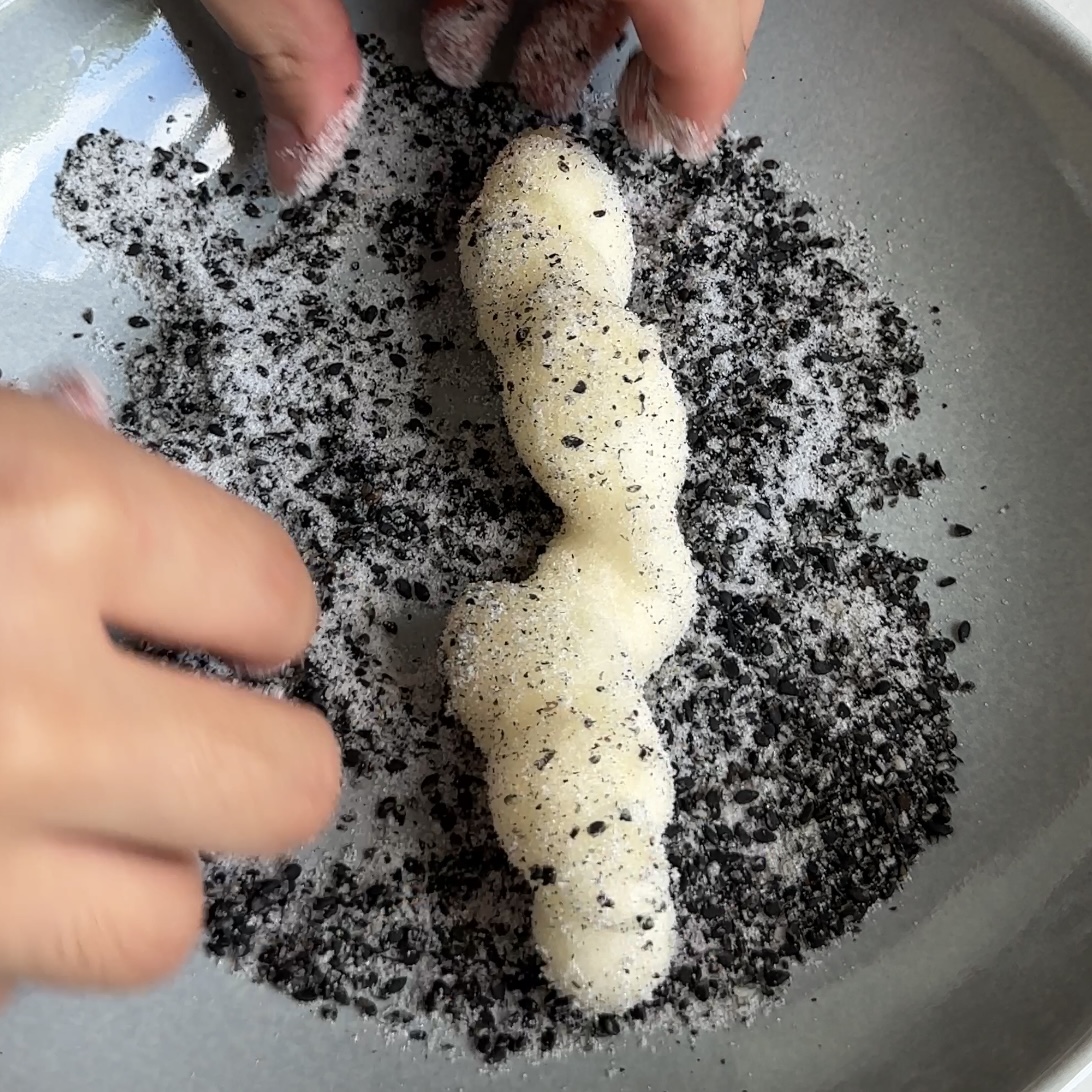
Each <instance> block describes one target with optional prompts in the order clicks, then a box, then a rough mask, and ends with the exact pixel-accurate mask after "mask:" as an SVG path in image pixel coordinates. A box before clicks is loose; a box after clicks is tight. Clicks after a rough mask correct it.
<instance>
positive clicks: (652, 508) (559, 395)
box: [443, 130, 695, 1012]
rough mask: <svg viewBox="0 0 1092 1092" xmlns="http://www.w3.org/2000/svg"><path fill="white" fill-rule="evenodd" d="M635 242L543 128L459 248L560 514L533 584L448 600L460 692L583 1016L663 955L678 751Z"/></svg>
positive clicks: (669, 478) (648, 342)
mask: <svg viewBox="0 0 1092 1092" xmlns="http://www.w3.org/2000/svg"><path fill="white" fill-rule="evenodd" d="M633 249H634V248H633V237H632V231H631V228H630V224H629V218H628V216H627V214H626V210H625V207H624V205H623V202H622V196H621V192H620V191H619V189H618V186H617V183H616V182H615V180H614V178H613V176H612V175H611V174H610V173H609V172H608V171H607V169H606V168H605V167H604V166H603V165H602V164H600V163H599V162H598V160H596V159H595V158H594V157H593V156H592V155H591V154H590V153H589V152H587V151H585V150H583V149H582V148H581V147H580V146H579V145H577V144H576V143H575V142H574V141H573V140H571V139H570V138H568V137H566V136H564V135H563V134H561V133H559V132H555V131H551V130H543V131H537V132H532V133H529V134H525V135H524V136H522V137H520V138H519V139H518V140H516V141H515V142H513V143H512V144H511V145H510V146H509V147H508V148H507V149H506V150H505V152H504V153H502V155H501V156H500V158H499V159H498V160H497V162H496V163H495V164H494V165H493V167H492V169H491V170H490V171H489V173H488V175H487V177H486V180H485V184H484V187H483V189H482V193H481V195H480V196H479V198H478V200H477V202H476V203H475V204H474V205H473V207H472V208H471V209H470V210H469V212H468V213H467V215H466V218H465V219H464V221H463V227H462V238H461V251H460V254H461V260H462V274H463V281H464V283H465V285H466V288H467V291H468V293H469V295H470V298H471V300H472V302H473V304H474V308H475V311H476V313H477V318H478V328H479V331H480V333H481V336H482V338H483V340H484V341H485V342H486V344H487V345H488V346H489V348H490V349H491V350H492V352H493V354H494V355H495V356H496V358H497V361H498V363H499V365H500V369H501V373H502V379H503V385H504V410H505V416H506V418H507V422H508V427H509V429H510V431H511V433H512V437H513V440H514V441H515V444H516V448H517V450H518V451H519V454H520V457H521V458H522V459H523V460H524V462H525V463H526V464H527V466H528V467H529V468H530V470H531V472H532V473H533V474H534V476H535V478H536V480H537V481H538V482H539V483H540V484H541V486H542V487H543V488H544V489H545V490H546V492H547V493H548V494H549V495H550V497H551V498H552V499H553V501H554V502H555V503H556V504H557V505H558V507H560V508H561V510H562V512H563V514H564V525H563V528H562V530H561V532H560V534H558V536H557V537H556V538H555V539H554V540H553V542H551V543H550V545H549V546H548V547H547V549H546V550H545V552H544V553H543V555H542V557H541V559H540V562H539V566H538V569H537V571H536V572H535V574H534V575H533V576H532V577H531V578H530V579H529V580H527V581H526V582H525V583H523V584H519V585H514V584H481V585H477V586H475V587H472V588H471V589H469V590H468V592H467V593H466V595H465V596H464V597H463V599H462V600H461V601H460V602H459V603H458V604H457V605H456V607H455V609H454V611H453V613H452V615H451V618H450V620H449V623H448V629H447V634H446V637H445V640H444V642H443V646H444V660H445V669H446V672H447V675H448V682H449V687H450V695H451V697H450V701H451V708H452V711H453V713H454V714H455V715H456V716H458V717H459V719H460V720H461V721H462V722H463V724H465V725H466V726H467V727H468V728H469V729H470V731H471V732H472V733H473V735H474V738H475V740H476V741H477V743H478V746H479V747H481V749H482V751H483V752H484V753H485V755H486V757H487V759H488V775H487V779H488V784H489V802H490V807H491V809H492V814H493V821H494V825H495V826H496V829H497V834H498V836H499V837H500V840H501V843H502V844H503V846H504V848H505V850H506V852H507V853H508V855H509V858H510V859H511V860H512V861H513V862H514V863H515V864H516V865H517V866H518V867H519V868H520V869H522V871H523V872H524V874H525V875H526V876H527V877H528V879H529V880H530V882H531V883H532V885H533V886H534V888H535V903H534V932H535V938H536V940H537V942H538V945H539V947H540V949H541V951H542V954H543V956H544V958H545V961H546V973H547V975H548V976H549V978H550V979H551V981H552V982H553V983H554V984H555V985H556V986H557V987H558V988H559V989H561V990H562V991H563V992H565V993H568V994H570V995H571V996H572V997H573V998H574V999H575V1000H576V1001H577V1003H578V1004H580V1005H581V1007H583V1008H584V1009H585V1010H589V1011H593V1012H594V1011H623V1010H624V1009H627V1008H629V1007H631V1006H632V1005H634V1004H636V1003H637V1002H638V1001H640V1000H643V999H645V998H647V997H648V996H649V994H650V993H651V991H652V989H653V988H654V987H655V985H656V983H657V981H658V980H659V979H660V978H661V977H662V976H663V975H664V974H665V973H666V972H667V970H668V967H669V964H670V961H671V956H672V952H673V948H674V934H675V911H674V907H673V905H672V901H671V892H670V869H669V866H668V862H667V858H666V854H665V850H664V846H663V842H662V837H663V832H664V829H665V827H666V826H667V823H668V822H669V820H670V818H671V814H672V810H673V808H674V793H673V784H672V774H671V764H670V762H669V760H668V758H667V755H666V753H665V752H664V748H663V745H662V744H661V741H660V738H659V733H658V731H657V729H656V725H655V724H654V723H653V721H652V716H651V713H650V710H649V708H648V705H647V704H646V702H645V700H644V697H643V693H642V692H643V687H644V684H645V683H646V682H647V680H648V677H649V675H650V674H651V673H652V672H653V671H654V670H655V669H656V668H657V667H658V666H659V665H660V664H661V663H662V662H663V660H664V659H665V658H666V657H667V656H668V654H669V653H670V652H671V651H672V650H673V649H674V647H675V646H676V645H677V644H678V642H679V640H680V638H681V637H682V635H683V633H684V632H685V631H686V629H687V627H688V625H689V623H690V619H691V617H692V615H693V611H694V605H695V587H694V584H695V575H694V569H693V565H692V563H691V560H690V555H689V553H688V551H687V549H686V545H685V543H684V541H683V538H682V534H681V532H680V530H679V526H678V523H677V521H676V516H675V504H676V501H677V499H678V494H679V490H680V488H681V486H682V482H683V475H684V471H685V467H686V457H687V449H686V416H685V411H684V408H683V405H682V402H681V399H680V398H679V395H678V392H677V391H676V389H675V386H674V384H673V382H672V379H671V374H670V372H669V370H668V369H667V367H666V366H665V364H664V362H663V359H662V357H661V354H660V343H659V337H658V335H657V334H656V331H655V330H654V329H652V328H650V327H648V326H643V325H642V324H641V323H640V321H639V320H638V319H637V318H636V317H635V316H634V315H632V314H630V313H629V312H628V311H626V310H625V303H626V300H627V299H628V298H629V292H630V285H631V280H632V275H633Z"/></svg>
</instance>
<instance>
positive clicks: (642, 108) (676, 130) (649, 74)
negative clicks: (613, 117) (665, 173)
mask: <svg viewBox="0 0 1092 1092" xmlns="http://www.w3.org/2000/svg"><path fill="white" fill-rule="evenodd" d="M618 115H619V118H620V119H621V122H622V128H623V130H624V131H625V134H626V137H627V138H628V139H629V142H630V143H631V144H632V145H633V146H634V147H635V148H637V149H638V150H640V151H643V152H649V153H650V154H652V155H666V154H667V153H668V152H670V151H674V152H675V154H676V155H678V156H679V157H680V158H681V159H685V160H687V161H688V162H690V163H704V162H705V160H707V159H708V158H709V156H710V155H711V154H712V152H713V149H714V148H715V147H716V145H717V141H718V140H719V139H720V135H721V133H722V132H723V131H724V125H723V122H722V123H721V125H720V126H719V127H717V128H716V129H710V128H709V127H707V126H705V125H701V124H699V123H698V122H696V121H694V120H692V119H690V118H681V117H679V116H678V115H676V114H673V113H671V112H670V111H669V110H667V109H666V108H665V107H664V105H663V103H661V102H660V97H659V95H657V94H656V86H655V73H654V70H653V68H652V62H651V61H650V60H649V59H648V56H647V55H646V54H645V53H635V54H634V55H633V56H632V57H631V58H630V60H629V64H627V65H626V69H625V71H624V72H623V73H622V79H621V80H620V81H619V83H618Z"/></svg>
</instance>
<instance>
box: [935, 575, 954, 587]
mask: <svg viewBox="0 0 1092 1092" xmlns="http://www.w3.org/2000/svg"><path fill="white" fill-rule="evenodd" d="M955 582H956V578H955V577H954V576H942V577H941V578H940V579H939V580H938V581H937V587H938V588H950V587H951V586H952V585H953V584H954V583H955Z"/></svg>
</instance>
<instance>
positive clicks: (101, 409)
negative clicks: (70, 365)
mask: <svg viewBox="0 0 1092 1092" xmlns="http://www.w3.org/2000/svg"><path fill="white" fill-rule="evenodd" d="M45 394H46V397H47V398H51V399H52V400H53V401H55V402H59V403H60V404H61V405H63V406H65V407H66V408H67V409H71V410H75V412H76V413H78V414H79V415H80V416H81V417H83V418H84V419H85V420H88V421H91V422H92V423H93V424H96V425H102V426H104V427H105V428H110V427H111V426H112V425H113V415H112V414H111V412H110V403H109V401H108V400H107V398H106V391H105V390H104V389H103V387H102V384H101V383H100V382H99V381H98V379H96V378H95V376H93V375H91V374H90V373H89V372H85V371H76V370H72V371H65V372H63V373H61V374H60V375H58V376H55V377H54V378H52V379H50V380H49V382H48V384H47V386H46V390H45Z"/></svg>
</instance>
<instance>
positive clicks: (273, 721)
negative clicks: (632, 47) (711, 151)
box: [0, 0, 762, 1001]
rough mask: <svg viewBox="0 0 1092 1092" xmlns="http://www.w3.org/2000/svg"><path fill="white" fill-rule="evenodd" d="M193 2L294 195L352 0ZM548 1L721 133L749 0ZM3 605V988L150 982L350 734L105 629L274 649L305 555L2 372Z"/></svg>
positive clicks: (297, 819)
mask: <svg viewBox="0 0 1092 1092" xmlns="http://www.w3.org/2000/svg"><path fill="white" fill-rule="evenodd" d="M203 2H204V3H205V5H206V6H207V7H208V9H209V10H210V12H211V13H212V15H213V16H214V17H215V18H216V19H217V20H218V21H219V22H220V24H221V25H222V26H223V27H224V29H225V31H227V33H228V34H229V36H230V37H231V38H232V40H233V41H234V42H235V43H236V45H237V46H238V47H239V48H240V50H241V51H242V52H243V53H244V54H246V56H247V57H248V58H249V60H250V63H251V66H252V67H253V69H254V73H255V76H256V78H257V81H258V85H259V89H260V91H261V96H262V104H263V107H264V110H265V113H266V117H267V122H268V125H267V133H268V137H267V140H268V148H267V152H268V153H269V154H268V161H269V165H270V176H271V180H272V182H273V184H274V186H275V188H276V189H278V190H279V191H280V192H282V193H284V194H286V195H293V194H295V193H296V191H297V190H298V188H299V186H298V184H297V183H298V180H299V173H300V169H301V166H300V160H299V158H298V157H292V156H283V155H278V154H277V153H278V152H279V151H283V150H284V149H285V148H288V147H293V146H299V145H301V144H302V145H309V144H311V143H312V142H314V141H315V140H316V139H317V137H318V136H319V135H320V134H322V133H323V132H324V131H325V130H328V128H329V123H330V119H331V118H332V117H334V116H335V115H336V114H337V113H338V111H340V110H342V109H343V107H344V105H345V101H346V94H347V91H348V89H349V88H351V87H352V86H353V84H354V83H355V82H357V81H359V77H360V55H359V51H358V49H357V45H356V41H355V37H354V35H353V31H352V27H351V25H350V22H349V18H348V15H347V13H346V11H345V9H344V8H343V6H342V4H341V0H203ZM470 2H471V0H432V5H431V8H432V10H433V11H434V12H435V11H436V10H440V9H449V10H450V9H451V8H452V7H455V8H458V7H459V6H460V5H463V6H465V5H467V4H469V3H470ZM497 2H498V3H499V4H500V5H501V6H502V7H503V9H504V11H505V12H506V11H507V8H508V7H509V6H510V3H509V0H497ZM550 2H552V3H553V4H555V5H556V4H562V5H563V4H565V3H577V4H579V3H601V4H602V6H603V7H604V8H607V7H608V6H609V7H610V8H611V9H612V10H609V11H606V12H605V14H604V19H605V23H604V27H605V28H606V30H609V31H610V33H609V34H608V33H606V31H604V32H603V33H600V34H599V36H598V38H597V39H596V41H595V42H593V43H592V47H591V48H592V53H593V54H595V56H598V54H599V53H600V52H602V51H605V49H606V48H607V47H608V46H609V45H611V44H613V40H614V29H615V26H616V24H617V23H619V22H624V21H625V18H629V19H631V20H632V22H633V24H634V26H635V28H636V30H637V32H638V35H639V37H640V40H641V47H642V49H643V50H644V53H645V55H646V57H647V61H648V62H649V64H650V65H651V69H652V82H653V89H654V92H655V95H656V96H657V98H658V100H659V105H660V106H661V107H662V108H663V109H664V110H666V111H667V112H669V113H670V114H671V115H673V116H675V117H677V118H680V119H683V120H684V121H689V122H693V123H694V125H695V126H697V127H698V129H700V130H701V131H706V132H709V133H713V134H718V133H719V132H720V131H721V127H722V124H723V121H724V119H725V117H726V116H727V114H728V112H729V110H730V109H731V107H732V105H733V104H734V102H735V100H736V97H737V96H738V94H739V92H740V89H741V87H742V85H743V81H744V78H745V76H744V66H745V63H746V57H747V51H748V49H749V47H750V44H751V39H752V37H753V35H754V32H755V28H756V27H757V24H758V20H759V16H760V13H761V8H762V0H626V2H625V3H624V4H622V3H617V2H616V3H613V4H609V5H608V4H606V3H604V2H603V0H550ZM426 19H427V16H426ZM601 29H602V28H601ZM600 39H601V40H600ZM478 45H479V46H480V47H481V48H482V49H484V51H485V53H487V52H488V49H489V48H490V47H491V45H492V39H491V37H489V36H488V35H487V36H485V37H484V38H482V39H481V40H480V41H479V42H478ZM593 60H594V58H593ZM483 61H484V54H483V57H482V58H477V59H475V62H474V64H473V65H471V66H470V71H471V73H472V75H473V72H476V71H477V68H478V67H480V64H479V62H483ZM524 61H525V64H524V71H525V72H526V71H527V69H528V68H530V69H532V70H533V67H534V65H533V59H532V60H531V61H528V60H527V58H526V57H525V58H524ZM578 67H579V66H577V68H578ZM532 74H533V73H532ZM562 90H565V89H562ZM577 90H578V89H577ZM341 150H343V149H341ZM335 165H336V164H335ZM0 604H3V610H0V876H3V883H2V885H0V1001H2V1000H3V999H4V998H5V996H7V995H8V994H9V993H10V991H11V990H12V989H13V988H14V987H15V986H16V985H23V984H41V985H49V986H60V987H75V988H81V989H85V988H99V989H107V990H116V989H131V988H136V987H143V986H146V985H149V984H151V983H153V982H155V981H157V980H159V979H161V978H163V977H165V976H168V975H170V974H171V973H172V972H173V971H174V970H176V969H177V968H178V966H179V965H180V964H181V963H182V962H183V961H184V960H185V959H186V957H187V956H188V955H189V953H190V952H191V951H192V949H193V948H194V946H195V944H196V943H197V940H198V938H199V935H200V931H201V926H202V888H201V873H200V865H199V856H198V855H199V854H200V853H232V854H245V855H256V856H263V855H264V856H268V855H277V854H281V853H286V852H290V851H292V850H293V849H295V848H297V847H299V846H300V845H302V844H305V843H306V842H308V841H309V840H311V839H312V838H314V837H315V836H316V835H318V834H319V833H320V832H321V831H322V829H323V828H324V827H325V825H326V823H327V822H328V820H329V819H330V817H331V815H332V814H333V811H334V809H335V808H336V806H337V799H338V793H339V789H340V777H341V768H340V754H339V749H338V745H337V741H336V739H335V737H334V735H333V733H332V732H331V730H330V728H329V726H328V725H327V724H326V723H325V721H324V720H323V718H322V717H321V716H320V715H319V714H318V713H317V712H316V711H315V710H314V709H311V708H309V707H305V706H301V705H298V704H295V703H292V702H288V701H281V700H276V699H274V698H270V697H265V696H261V695H259V694H258V693H256V692H255V691H253V690H252V689H249V688H247V687H245V686H239V685H229V684H226V683H222V682H217V681H213V680H211V679H206V678H200V677H197V676H195V675H193V674H189V673H185V672H183V671H181V670H179V669H175V668H170V667H165V666H162V665H160V664H157V663H154V662H153V661H151V660H149V659H147V658H142V657H138V656H136V655H134V654H132V653H130V652H126V651H123V650H121V649H120V648H119V647H118V646H117V645H116V644H115V643H114V642H113V641H112V640H111V639H110V637H109V634H108V628H107V627H111V628H113V629H115V630H121V631H124V632H126V633H130V634H133V635H135V636H139V637H142V638H145V639H147V640H150V641H153V642H155V643H157V644H159V645H165V646H168V647H173V648H184V649H194V650H200V651H205V652H210V653H213V654H216V655H218V656H220V657H222V658H223V659H225V660H227V661H229V662H231V663H234V664H236V665H239V666H240V667H241V668H244V669H246V670H248V671H251V672H257V671H272V670H275V669H277V668H278V667H282V666H283V665H285V664H286V663H289V662H291V661H293V660H296V659H298V658H299V657H300V656H302V655H303V653H304V652H305V650H306V647H307V645H308V643H309V641H310V639H311V636H312V634H313V632H314V629H315V625H316V622H317V606H316V600H315V594H314V589H313V587H312V584H311V580H310V577H309V575H308V572H307V569H306V567H305V566H304V564H303V562H302V560H301V559H300V557H299V555H298V554H297V552H296V550H295V547H294V546H293V544H292V542H291V541H290V539H289V538H288V536H287V535H286V534H285V533H284V531H283V530H281V528H279V527H278V526H277V524H276V523H275V522H274V521H273V520H271V519H269V518H268V517H266V516H264V515H262V514H261V513H259V512H257V511H256V510H255V509H253V508H251V507H250V506H248V505H246V504H244V503H243V502H241V501H239V500H236V499H234V498H231V497H228V496H227V495H225V494H223V493H222V492H220V491H218V490H217V489H215V488H214V487H213V486H211V485H209V484H208V483H206V482H204V481H202V480H200V479H198V478H196V477H194V476H193V475H190V474H187V473H186V472H184V471H182V470H180V469H178V468H176V467H173V466H170V465H169V464H168V463H166V462H165V461H164V460H162V459H160V458H158V457H156V456H154V455H151V454H149V453H147V452H144V451H141V450H139V449H138V448H137V447H136V446H135V445H132V444H130V443H128V442H127V441H126V440H124V439H122V438H121V437H120V436H119V435H117V434H116V433H115V432H114V431H113V430H112V429H110V428H109V427H108V426H107V425H106V424H103V423H100V422H97V421H95V420H91V419H89V418H88V416H87V415H86V411H85V410H81V407H80V406H79V405H77V404H74V402H73V401H72V400H71V399H70V400H69V401H68V402H66V401H65V400H63V399H49V398H45V397H34V396H31V395H27V394H19V393H16V392H14V391H5V390H0Z"/></svg>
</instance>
